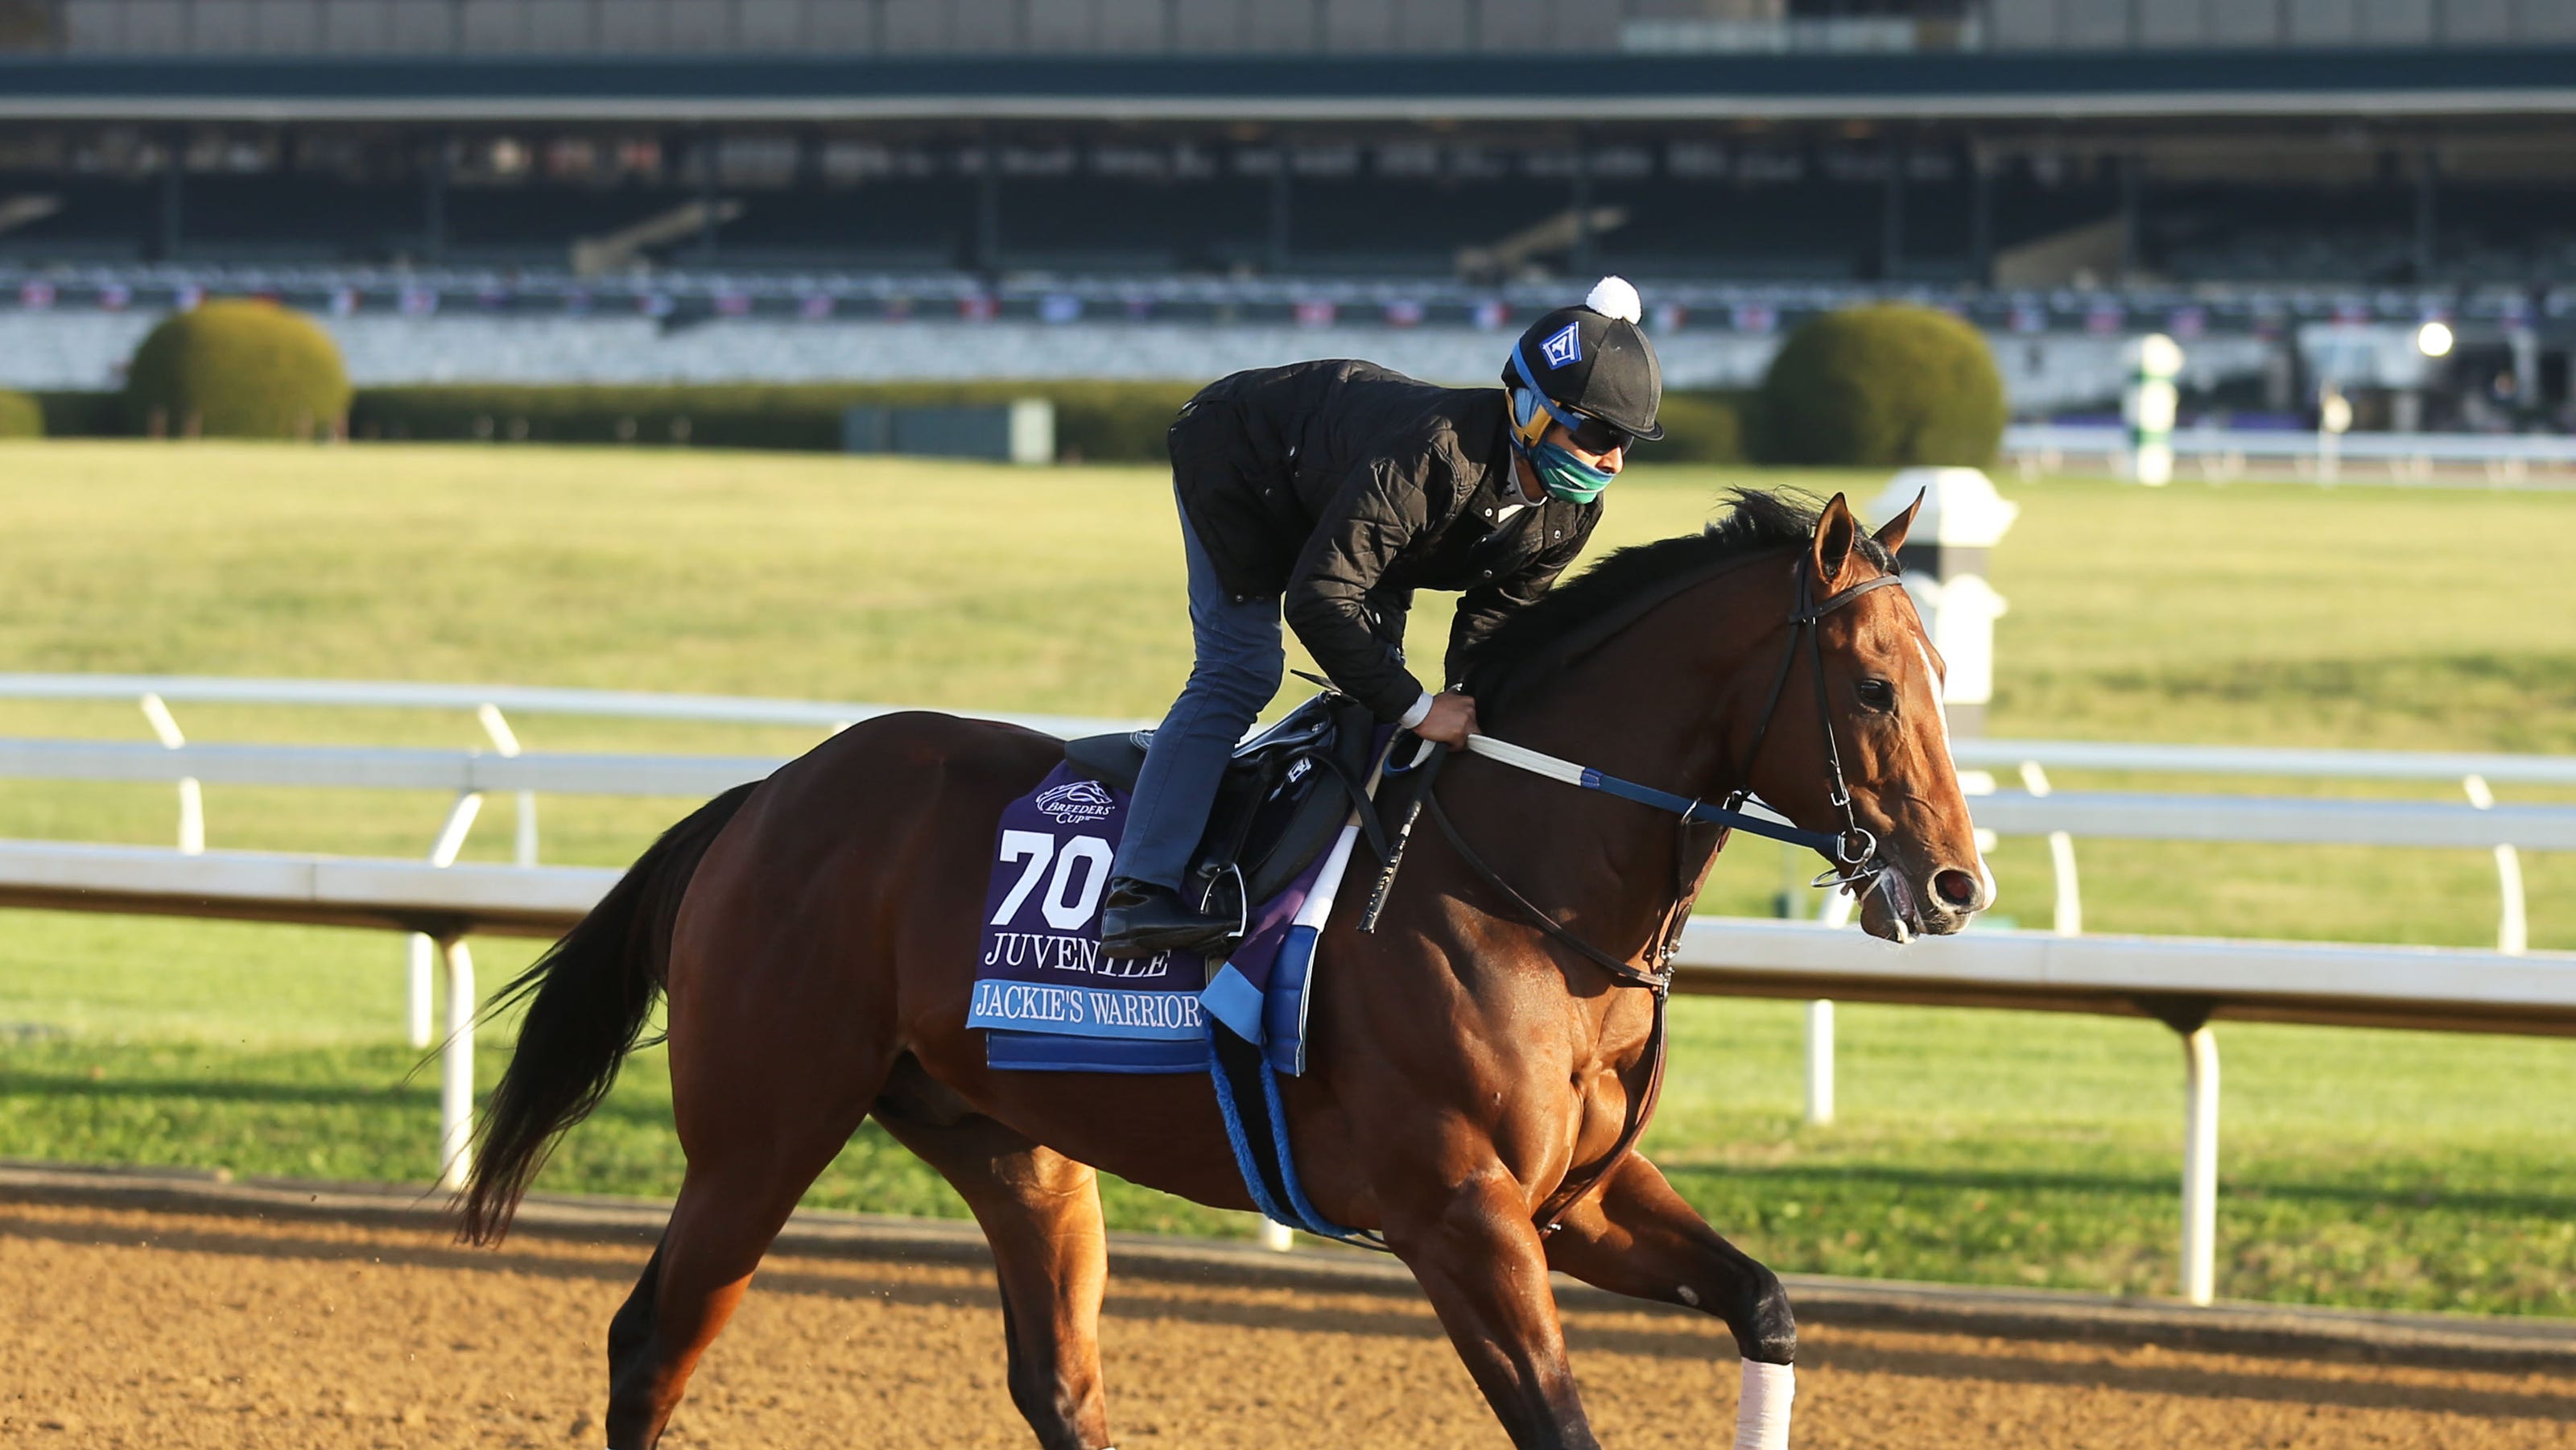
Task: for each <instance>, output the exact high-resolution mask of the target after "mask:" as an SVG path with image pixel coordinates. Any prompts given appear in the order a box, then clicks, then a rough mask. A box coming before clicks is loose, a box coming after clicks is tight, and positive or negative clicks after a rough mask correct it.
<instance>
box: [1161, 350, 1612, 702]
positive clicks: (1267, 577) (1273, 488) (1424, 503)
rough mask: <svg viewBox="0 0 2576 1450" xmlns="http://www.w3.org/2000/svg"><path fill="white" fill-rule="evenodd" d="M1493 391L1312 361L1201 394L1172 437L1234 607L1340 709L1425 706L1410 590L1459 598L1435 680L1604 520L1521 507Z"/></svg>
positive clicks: (1583, 510)
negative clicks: (1409, 630)
mask: <svg viewBox="0 0 2576 1450" xmlns="http://www.w3.org/2000/svg"><path fill="white" fill-rule="evenodd" d="M1505 407H1506V405H1505V399H1504V396H1503V392H1502V390H1501V389H1500V388H1442V387H1434V386H1432V385H1431V384H1429V383H1422V382H1416V381H1414V380H1413V379H1411V378H1408V377H1405V376H1404V375H1403V374H1401V373H1394V372H1389V371H1388V370H1387V369H1385V368H1382V367H1379V366H1377V365H1376V364H1374V363H1365V362H1346V361H1336V362H1310V363H1298V364H1295V365H1293V366H1290V367H1284V368H1262V369H1258V370H1255V371H1252V372H1242V373H1236V374H1234V375H1233V376H1231V377H1227V378H1220V379H1218V380H1217V381H1216V382H1214V383H1211V384H1209V385H1208V387H1207V388H1205V389H1204V390H1202V391H1201V392H1200V393H1199V395H1198V396H1197V397H1195V398H1193V399H1191V400H1190V402H1189V405H1188V406H1187V407H1185V408H1183V409H1182V411H1181V416H1180V419H1179V421H1178V422H1175V423H1174V424H1173V425H1172V431H1171V445H1172V477H1173V480H1174V486H1175V487H1176V488H1177V489H1178V491H1179V493H1180V500H1181V507H1182V508H1183V509H1185V510H1187V511H1188V514H1189V519H1190V526H1191V527H1192V528H1193V529H1195V530H1196V531H1197V533H1198V536H1199V543H1200V545H1201V546H1202V547H1203V548H1205V549H1206V550H1207V554H1208V558H1209V560H1210V562H1212V563H1214V564H1215V565H1216V570H1217V576H1218V578H1219V579H1220V580H1221V581H1222V582H1223V583H1224V586H1225V590H1226V592H1227V593H1228V594H1229V595H1231V596H1233V598H1234V599H1235V601H1236V602H1237V603H1242V602H1245V601H1248V600H1252V599H1257V598H1260V597H1262V596H1264V595H1270V594H1278V595H1282V596H1284V598H1283V600H1282V605H1281V607H1282V611H1283V612H1284V613H1285V615H1286V616H1287V620H1288V624H1289V626H1290V627H1291V628H1293V629H1295V630H1296V631H1297V637H1298V638H1299V639H1300V640H1302V641H1304V642H1305V645H1306V648H1307V649H1308V650H1309V651H1311V652H1312V653H1313V654H1314V656H1315V659H1316V662H1317V663H1319V664H1321V665H1322V666H1323V667H1324V672H1325V673H1326V674H1327V675H1330V676H1331V677H1332V680H1333V683H1334V684H1335V685H1337V686H1339V687H1340V688H1341V689H1342V690H1343V691H1344V692H1345V693H1347V694H1349V695H1351V696H1352V697H1353V698H1355V699H1357V700H1359V701H1361V702H1362V703H1364V704H1366V705H1367V706H1368V707H1369V708H1370V709H1371V710H1374V711H1375V712H1376V713H1377V714H1378V716H1379V717H1380V718H1381V719H1386V720H1394V719H1396V718H1397V717H1399V716H1401V715H1402V714H1403V713H1404V712H1405V711H1406V710H1407V709H1409V708H1411V707H1412V705H1413V702H1414V701H1415V700H1416V699H1418V698H1419V697H1420V695H1421V693H1422V686H1421V684H1420V682H1418V681H1417V680H1415V679H1414V677H1413V675H1412V674H1411V672H1409V671H1408V670H1406V668H1405V666H1404V655H1403V651H1402V644H1403V640H1404V619H1405V612H1406V611H1407V609H1409V608H1410V607H1411V605H1412V602H1413V591H1414V590H1416V589H1455V590H1462V591H1464V593H1465V597H1464V598H1462V599H1461V600H1459V602H1458V617H1457V623H1456V624H1455V625H1454V626H1453V627H1452V629H1451V630H1450V634H1449V658H1448V677H1449V678H1450V679H1452V680H1455V679H1456V678H1457V677H1458V667H1459V663H1460V659H1461V656H1462V655H1463V654H1464V652H1465V650H1466V649H1467V647H1468V646H1469V645H1470V644H1472V643H1473V642H1474V641H1476V640H1477V639H1479V638H1482V637H1483V636H1484V635H1485V633H1486V632H1488V631H1490V630H1491V629H1492V628H1493V627H1494V626H1495V625H1496V624H1497V623H1499V622H1500V621H1501V620H1502V619H1503V617H1504V616H1505V615H1507V614H1509V613H1511V612H1512V611H1513V610H1514V609H1517V608H1519V607H1521V606H1522V605H1525V604H1527V603H1529V602H1530V601H1532V600H1534V599H1536V598H1538V597H1539V596H1540V595H1541V594H1544V593H1546V592H1547V588H1548V586H1549V585H1550V584H1552V583H1554V582H1555V581H1556V576H1557V575H1558V574H1560V573H1562V572H1564V569H1565V566H1566V565H1567V564H1569V563H1571V562H1573V560H1574V556H1575V555H1576V554H1577V553H1578V552H1579V551H1581V549H1582V548H1583V541H1584V540H1585V539H1586V538H1588V537H1590V536H1591V533H1592V527H1593V525H1594V524H1595V523H1597V522H1598V521H1599V519H1600V517H1601V507H1600V505H1599V504H1598V503H1597V502H1596V503H1590V504H1570V503H1563V502H1560V501H1558V500H1556V499H1553V498H1551V499H1548V500H1546V501H1545V502H1542V503H1538V504H1531V503H1528V502H1527V501H1526V500H1525V499H1524V498H1523V497H1522V494H1521V490H1520V483H1519V481H1518V480H1517V479H1516V478H1515V477H1514V476H1513V470H1512V466H1511V459H1512V454H1511V443H1510V435H1509V432H1508V427H1507V425H1508V422H1509V419H1508V417H1507V415H1506V412H1505Z"/></svg>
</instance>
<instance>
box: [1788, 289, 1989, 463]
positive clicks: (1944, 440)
mask: <svg viewBox="0 0 2576 1450" xmlns="http://www.w3.org/2000/svg"><path fill="white" fill-rule="evenodd" d="M1754 417H1755V419H1756V422H1757V426H1756V427H1755V429H1754V430H1753V437H1752V438H1751V439H1750V440H1749V441H1750V442H1751V444H1752V452H1753V457H1754V458H1755V459H1756V460H1758V461H1760V462H1763V463H1797V464H1825V465H1835V464H1839V465H1852V466H1879V467H1903V466H1907V465H1912V464H1965V465H1968V466H1971V467H1980V468H1981V467H1984V466H1985V465H1987V464H1989V463H1992V462H1993V461H1994V457H1995V447H1996V445H1997V444H1998V443H2000V442H2001V441H2002V440H2003V431H2004V419H2005V408H2004V385H2003V378H2002V376H2001V375H2000V374H1998V373H1997V372H1996V371H1995V360H1994V355H1993V353H1991V352H1990V351H1988V350H1987V347H1986V340H1985V338H1984V337H1983V336H1982V335H1980V334H1979V333H1978V332H1977V330H1976V329H1975V328H1974V327H1971V326H1969V325H1968V324H1967V323H1966V322H1964V321H1962V320H1961V319H1959V318H1956V317H1953V316H1951V315H1950V314H1948V313H1946V312H1938V311H1934V310H1933V309H1931V308H1928V307H1913V306H1907V305H1903V304H1897V303H1888V304H1879V305H1873V306H1868V307H1853V308H1846V309H1844V310H1843V311H1840V312H1831V313H1827V314H1825V315H1824V316H1822V317H1818V318H1816V319H1814V320H1812V321H1810V322H1808V323H1806V324H1805V325H1804V326H1801V327H1800V328H1799V329H1798V330H1797V331H1796V332H1794V333H1791V334H1790V335H1789V340H1788V341H1787V342H1786V343H1784V344H1782V346H1781V348H1780V351H1779V354H1778V355H1777V356H1775V357H1774V358H1772V359H1771V370H1770V372H1769V373H1768V374H1767V375H1765V376H1764V378H1763V379H1762V390H1761V392H1760V394H1759V401H1758V404H1757V406H1756V408H1755V410H1754Z"/></svg>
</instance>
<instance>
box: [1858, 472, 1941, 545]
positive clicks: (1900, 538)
mask: <svg viewBox="0 0 2576 1450" xmlns="http://www.w3.org/2000/svg"><path fill="white" fill-rule="evenodd" d="M1928 492H1930V490H1929V489H1920V488H1918V489H1916V490H1915V491H1914V502H1912V503H1910V504H1907V505H1906V506H1905V512H1903V513H1901V514H1898V515H1897V516H1896V517H1894V518H1892V519H1889V520H1888V521H1887V522H1886V523H1883V524H1880V525H1879V526H1878V532H1876V533H1874V534H1871V535H1870V537H1871V538H1873V539H1876V540H1878V546H1879V547H1880V548H1882V549H1885V550H1886V551H1887V552H1889V553H1891V554H1893V553H1895V552H1896V551H1897V550H1899V549H1902V548H1904V547H1905V535H1906V532H1907V531H1908V530H1910V529H1912V528H1913V527H1914V516H1915V515H1916V514H1919V513H1921V512H1923V496H1924V495H1925V494H1926V493H1928Z"/></svg>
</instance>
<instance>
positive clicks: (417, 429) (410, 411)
mask: <svg viewBox="0 0 2576 1450" xmlns="http://www.w3.org/2000/svg"><path fill="white" fill-rule="evenodd" d="M1195 391H1197V387H1196V385H1195V384H1191V383H1091V382H1035V383H1013V382H972V383H799V384H778V385H770V384H706V385H692V386H668V387H498V386H494V387H470V386H469V387H417V388H366V389H362V390H361V391H360V392H359V393H358V395H357V400H356V402H355V404H354V405H353V406H352V408H351V410H350V417H349V426H350V431H351V433H352V434H353V435H354V436H357V437H360V438H413V439H444V440H451V441H455V440H491V441H496V442H528V443H659V444H673V443H679V444H694V445H698V446H702V447H709V448H788V449H805V450H810V451H817V452H830V451H834V450H837V449H838V448H840V446H841V414H842V412H843V411H844V410H845V409H849V408H853V407H860V406H867V407H891V408H930V407H952V406H959V405H965V404H976V403H1002V402H1009V401H1011V400H1012V399H1015V398H1045V399H1048V400H1049V401H1051V402H1053V403H1054V404H1055V438H1056V447H1057V449H1058V450H1059V451H1061V452H1063V453H1064V454H1066V455H1067V456H1070V457H1075V458H1082V459H1087V460H1090V461H1092V462H1096V463H1159V462H1161V461H1163V459H1164V458H1165V457H1167V456H1168V455H1167V453H1166V451H1165V446H1164V442H1163V432H1164V430H1165V429H1167V428H1169V427H1170V426H1171V424H1172V418H1173V415H1175V414H1177V413H1178V412H1180V410H1181V404H1182V403H1184V402H1187V401H1188V400H1189V396H1190V394H1191V393H1193V392H1195Z"/></svg>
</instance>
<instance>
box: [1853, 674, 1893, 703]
mask: <svg viewBox="0 0 2576 1450" xmlns="http://www.w3.org/2000/svg"><path fill="white" fill-rule="evenodd" d="M1860 702H1861V703H1862V704H1863V705H1866V706H1868V707H1869V708H1870V709H1872V710H1893V709H1895V708H1896V687H1895V686H1894V685H1891V684H1889V683H1888V682H1887V681H1885V680H1878V679H1869V680H1863V681H1861V682H1860Z"/></svg>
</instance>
